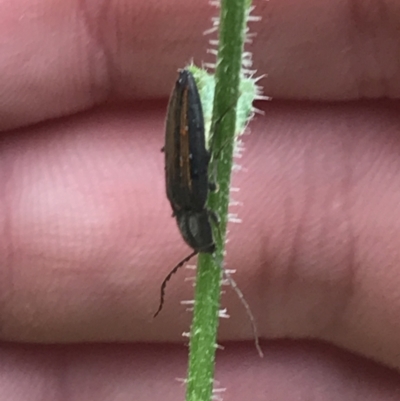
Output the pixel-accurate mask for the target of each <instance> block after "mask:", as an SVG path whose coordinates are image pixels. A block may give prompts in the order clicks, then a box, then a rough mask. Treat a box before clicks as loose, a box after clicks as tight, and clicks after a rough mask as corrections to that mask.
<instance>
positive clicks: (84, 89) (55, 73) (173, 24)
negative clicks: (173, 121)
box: [0, 0, 400, 130]
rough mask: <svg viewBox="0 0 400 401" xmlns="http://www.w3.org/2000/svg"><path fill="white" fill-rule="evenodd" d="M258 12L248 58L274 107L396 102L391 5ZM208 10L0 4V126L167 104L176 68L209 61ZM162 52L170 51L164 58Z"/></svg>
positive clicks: (178, 4)
mask: <svg viewBox="0 0 400 401" xmlns="http://www.w3.org/2000/svg"><path fill="white" fill-rule="evenodd" d="M296 4H297V7H293V2H291V1H286V2H285V1H278V0H271V1H269V2H264V3H261V4H259V5H257V8H256V10H255V11H254V14H255V15H259V16H261V17H262V20H261V22H257V23H252V24H251V30H252V32H254V33H256V34H257V37H256V39H255V40H254V45H253V46H251V47H249V50H251V51H252V52H253V53H254V58H255V65H254V67H255V68H256V69H257V70H258V72H259V74H268V77H267V78H266V79H264V80H263V81H262V84H263V85H264V86H265V93H266V94H268V95H271V96H273V97H275V98H289V99H292V98H296V99H322V100H332V99H335V100H337V99H341V100H342V99H358V98H364V97H372V98H376V97H394V98H397V97H398V96H399V92H400V90H399V85H400V84H399V82H400V79H399V71H400V70H399V68H398V63H397V60H398V56H397V53H398V49H399V48H400V46H399V40H400V39H399V36H398V29H397V27H398V21H399V19H400V15H399V10H398V7H396V3H395V2H386V3H384V4H381V3H379V7H380V8H379V9H378V10H377V8H376V6H374V5H373V4H372V5H371V4H370V3H362V4H358V5H357V7H354V6H349V3H348V2H340V1H331V2H324V3H323V4H322V3H321V2H319V1H312V2H300V3H296ZM216 14H217V11H216V10H215V9H214V8H212V7H211V6H210V5H209V4H208V3H206V2H185V1H174V2H169V3H168V7H167V8H163V7H159V4H158V3H152V2H139V1H136V2H129V3H125V2H122V1H120V2H113V3H112V5H109V3H102V2H93V3H88V2H85V3H81V2H68V3H65V2H62V1H58V2H56V3H55V2H54V1H50V0H43V1H40V2H35V3H32V2H29V1H28V2H26V1H24V0H18V1H13V2H11V1H9V2H3V3H2V5H1V12H0V34H1V37H2V38H3V41H2V43H1V44H0V55H1V58H0V85H1V88H2V91H1V94H0V104H1V105H2V107H1V111H2V119H1V122H0V129H2V130H5V129H10V128H15V127H20V126H23V125H27V124H31V123H35V122H38V121H43V120H47V119H50V118H54V117H59V116H63V115H69V114H72V113H75V112H78V111H82V110H86V109H88V108H91V107H93V105H96V104H100V103H104V102H106V101H110V100H116V99H118V100H121V99H137V98H153V97H164V96H167V94H168V93H169V91H170V87H171V82H172V81H173V79H174V77H175V74H176V70H177V68H181V67H182V66H184V65H186V64H187V63H188V62H189V61H190V60H191V59H192V58H194V60H195V61H196V62H197V64H201V63H202V62H214V61H215V59H214V58H213V57H212V56H211V55H209V54H207V48H208V47H209V45H208V42H207V41H208V39H209V38H213V36H209V37H208V36H203V32H204V31H205V30H207V29H209V28H210V27H211V17H212V16H215V15H216ZM166 49H167V51H166Z"/></svg>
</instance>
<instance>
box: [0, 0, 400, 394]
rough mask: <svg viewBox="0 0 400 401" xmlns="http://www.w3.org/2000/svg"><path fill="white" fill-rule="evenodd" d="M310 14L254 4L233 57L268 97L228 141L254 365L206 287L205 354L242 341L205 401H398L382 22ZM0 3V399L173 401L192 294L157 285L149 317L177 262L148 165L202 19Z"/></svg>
mask: <svg viewBox="0 0 400 401" xmlns="http://www.w3.org/2000/svg"><path fill="white" fill-rule="evenodd" d="M316 4H317V3H315V4H313V3H310V4H304V2H303V3H301V2H300V3H299V2H297V3H296V5H297V7H295V4H292V2H282V1H279V2H278V1H274V0H270V1H269V2H268V3H263V4H256V5H257V9H256V14H258V15H262V17H263V20H262V22H259V23H254V24H252V26H251V29H252V31H257V32H258V36H257V38H256V39H255V41H254V45H253V46H252V48H251V50H252V51H253V53H254V58H255V61H256V67H257V68H258V71H259V73H260V74H263V73H267V74H268V77H267V78H266V79H264V80H263V81H262V83H263V84H264V86H265V93H266V94H268V95H271V96H273V97H274V98H275V100H274V101H273V102H269V103H266V102H265V103H261V104H258V105H257V106H258V107H259V108H262V109H263V110H264V111H265V116H257V118H256V119H255V120H254V122H252V123H251V126H250V127H251V131H252V133H251V135H249V136H245V137H244V142H245V146H246V150H245V152H244V154H243V158H242V159H240V160H239V161H238V162H239V163H240V165H241V166H242V167H243V168H244V171H241V172H238V173H235V174H234V183H233V185H234V186H235V187H238V188H240V192H238V193H234V194H233V197H234V199H235V200H237V201H240V202H242V204H243V206H241V207H236V208H235V209H234V210H233V211H235V212H237V213H238V215H239V217H240V218H241V219H242V220H243V222H242V223H241V224H240V225H231V227H230V234H229V239H230V242H229V244H228V258H227V267H229V268H233V269H236V270H237V273H236V274H235V280H236V281H237V282H238V285H239V286H240V288H241V289H242V290H243V292H244V293H245V295H246V298H247V300H248V302H249V303H250V305H251V307H252V310H253V312H254V313H255V314H256V316H257V321H258V325H259V329H260V331H261V335H262V338H263V339H264V341H263V349H264V352H265V358H264V359H262V360H261V359H259V358H258V356H257V353H256V351H255V349H254V347H253V344H252V341H251V330H250V326H249V324H248V321H247V317H246V315H245V313H244V311H243V309H242V307H241V305H240V303H239V301H238V300H237V299H236V298H235V295H234V294H232V292H231V291H230V290H229V288H227V289H226V292H227V294H226V296H225V297H224V299H223V305H224V306H227V307H228V311H229V314H230V315H231V319H229V320H224V321H222V322H221V340H236V341H238V340H249V341H248V342H247V343H240V344H239V343H231V342H227V343H226V344H225V345H226V350H225V351H221V352H220V355H219V360H218V362H217V379H218V380H220V382H221V386H223V387H227V392H226V394H225V395H224V399H229V400H235V399H243V398H245V397H246V396H247V397H249V396H251V398H252V399H253V400H257V399H267V397H270V399H274V400H280V399H282V400H283V399H284V400H288V399H294V398H296V399H299V398H300V399H310V398H312V397H314V398H318V399H319V400H335V399H340V400H346V399H348V400H354V399H357V398H360V399H361V398H362V399H363V400H365V399H367V397H369V399H370V400H380V401H381V400H389V399H390V400H391V399H397V398H398V396H399V392H400V386H399V384H398V382H399V377H398V374H397V373H396V372H393V371H390V370H388V369H387V368H385V367H384V366H385V365H386V366H392V367H394V368H396V369H398V368H399V366H400V355H399V352H398V349H399V345H400V344H399V342H400V340H399V338H400V335H399V333H400V327H399V326H400V319H399V318H398V317H399V316H400V313H399V308H400V302H399V297H398V288H400V286H399V281H400V280H399V274H398V273H397V272H398V268H397V266H398V264H399V263H398V262H399V256H398V251H397V248H398V246H397V243H398V240H399V234H400V228H399V224H398V220H399V219H398V213H400V208H399V205H400V193H399V191H398V188H399V183H398V180H399V179H400V178H399V174H398V171H399V167H400V166H399V163H400V162H399V160H400V158H399V157H398V156H399V149H400V148H399V139H398V138H399V133H398V132H399V126H400V122H399V117H398V103H397V102H396V101H395V100H383V98H384V97H391V98H393V99H395V98H397V97H398V95H399V89H398V82H399V80H398V79H396V78H397V74H398V72H399V69H398V68H397V56H396V54H397V52H396V50H397V48H398V46H399V44H398V34H397V31H396V26H397V24H396V21H397V20H398V19H399V18H400V16H397V14H396V10H395V9H394V7H393V10H390V9H389V8H388V9H385V10H381V12H380V13H378V12H377V11H376V10H371V11H370V12H368V9H367V7H368V5H365V6H359V7H360V8H359V9H355V8H353V9H352V10H349V9H348V8H347V7H348V4H347V3H346V5H343V6H342V5H341V4H334V3H332V4H322V5H321V4H320V3H318V5H319V7H317V6H316ZM386 6H387V7H390V6H389V5H386ZM1 7H2V11H1V12H0V16H1V17H0V18H1V23H0V29H1V30H2V31H1V35H0V37H1V38H2V43H1V44H0V71H1V74H0V79H1V80H2V85H1V87H2V89H3V90H2V92H1V95H0V96H1V108H0V110H1V111H2V118H1V121H0V124H1V128H2V131H3V133H2V142H1V145H0V152H1V160H2V165H1V170H0V171H1V176H2V191H1V193H2V197H1V198H0V207H1V209H2V214H1V216H2V236H1V237H0V244H1V252H0V258H1V259H2V260H1V265H0V266H1V267H2V269H1V270H0V274H1V276H2V279H1V281H0V283H1V285H2V288H1V292H0V294H1V296H0V316H1V326H0V328H1V331H0V333H1V338H2V340H3V344H2V346H1V348H0V350H1V361H2V365H0V366H1V367H2V371H3V372H4V374H3V377H2V384H1V386H0V389H1V391H0V400H3V399H4V400H17V401H21V400H29V401H34V400H36V399H37V400H43V399H49V400H56V401H57V400H58V399H60V400H61V399H65V397H66V396H67V395H68V396H69V397H70V398H71V399H79V400H92V399H93V400H110V399H119V400H125V399H126V400H128V399H129V400H130V399H133V398H134V399H135V400H147V399H152V400H153V399H159V398H161V397H162V398H163V399H164V400H170V399H171V400H172V399H177V398H178V397H182V394H183V388H182V387H181V386H179V384H177V383H176V382H174V378H175V377H184V376H185V371H186V348H185V347H183V346H182V344H178V342H179V343H180V342H182V337H181V333H182V332H183V331H187V330H188V327H189V321H190V314H188V313H184V307H182V306H181V305H180V304H179V302H180V301H182V300H185V299H191V298H192V288H191V285H190V283H188V282H185V281H184V277H185V276H186V277H189V276H192V275H193V274H192V273H190V272H187V271H186V272H183V273H182V274H180V275H179V276H176V277H174V279H173V281H171V282H170V285H169V286H168V288H167V298H166V304H165V309H164V310H163V311H162V313H161V315H160V316H159V317H158V318H157V319H156V320H155V321H153V320H152V314H153V313H154V311H155V309H156V307H157V303H158V296H159V285H160V283H161V281H162V279H163V278H164V276H165V274H166V273H167V272H168V271H169V269H170V268H171V267H172V266H173V265H174V264H175V263H176V262H177V261H178V260H179V259H180V258H181V257H183V256H185V255H186V253H187V248H186V246H185V245H184V243H183V240H182V239H181V237H180V235H179V232H178V230H177V228H176V224H175V221H174V219H172V218H171V217H170V216H171V211H170V208H169V205H168V201H167V200H166V197H165V190H164V179H163V156H162V154H161V153H160V151H159V150H160V148H161V146H162V143H163V131H164V127H163V125H164V115H165V106H166V102H165V98H166V96H167V95H168V93H169V91H170V89H171V88H172V85H173V82H174V79H175V77H176V69H177V68H179V67H182V66H184V65H185V63H187V62H188V61H189V60H190V57H192V56H195V61H196V62H198V63H199V62H200V61H201V60H203V59H206V58H207V56H206V55H205V53H204V51H203V50H202V49H204V47H205V43H206V38H203V37H202V35H201V33H202V32H203V31H204V30H205V29H207V28H208V27H209V26H210V22H209V21H210V19H209V18H210V16H211V14H213V13H214V14H215V10H213V9H211V7H210V6H209V5H208V4H207V2H204V4H196V5H195V4H194V3H193V4H192V3H190V2H189V3H188V2H169V3H168V8H162V7H160V3H159V2H158V3H154V4H152V3H149V2H147V3H145V4H140V3H131V4H129V5H128V4H127V5H125V6H124V5H122V4H120V3H112V4H111V3H107V4H103V3H102V4H99V3H98V2H94V3H93V5H92V4H90V3H89V2H84V3H82V2H81V3H79V4H75V3H70V2H66V3H65V2H58V3H55V2H49V1H48V2H46V1H41V2H38V3H32V2H24V1H20V2H8V4H3V5H2V6H1ZM369 7H371V6H370V5H369ZM382 7H383V6H382ZM350 11H351V12H350ZM378 15H379V16H380V17H379V18H378ZM192 16H193V17H192ZM382 16H387V17H386V18H382ZM191 18H193V19H191ZM392 27H393V28H392ZM156 57H158V58H156ZM388 77H389V78H388ZM364 97H370V98H372V99H375V100H371V101H368V102H367V101H363V100H362V98H364ZM154 98H164V100H160V101H154V100H153V99H154ZM306 100H313V101H315V102H313V103H311V102H307V101H306ZM331 100H335V101H339V102H337V103H327V101H331ZM348 100H354V101H351V102H350V101H349V102H345V101H348ZM284 338H291V339H293V341H279V340H278V341H277V340H275V341H274V339H284ZM304 339H314V340H315V341H308V342H305V341H304ZM321 341H322V342H328V343H331V344H333V345H335V346H336V347H338V348H332V346H331V345H326V344H324V343H321ZM144 342H146V343H147V345H146V346H144V345H143V343H144ZM161 342H163V343H164V344H160V343H161ZM88 343H89V344H88ZM166 343H169V345H165V344H166ZM173 343H175V344H173ZM42 344H44V345H42ZM52 344H56V345H52ZM60 344H62V345H60ZM340 348H341V350H340ZM350 352H354V353H357V354H358V356H353V355H352V354H350ZM367 358H372V359H375V360H376V361H377V362H378V363H374V362H370V361H368V360H367ZM344 372H345V374H344ZM396 395H397V397H396Z"/></svg>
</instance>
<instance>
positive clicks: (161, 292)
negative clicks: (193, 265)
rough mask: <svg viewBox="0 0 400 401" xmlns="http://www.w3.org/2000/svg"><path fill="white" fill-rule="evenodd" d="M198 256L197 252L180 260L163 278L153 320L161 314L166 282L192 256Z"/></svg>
mask: <svg viewBox="0 0 400 401" xmlns="http://www.w3.org/2000/svg"><path fill="white" fill-rule="evenodd" d="M197 254H198V252H197V251H193V252H192V253H191V254H190V255H188V256H186V258H184V259H182V260H181V261H180V262H179V263H178V264H177V265H176V266H175V267H174V268H173V269H172V270H171V271H170V272H169V273H168V275H167V277H165V279H164V281H163V282H162V284H161V289H160V304H159V306H158V309H157V312H156V313H155V314H154V316H153V319H154V318H155V317H157V315H158V314H159V313H160V312H161V309H162V308H163V305H164V297H165V288H166V286H167V283H168V281H169V280H170V279H171V277H172V276H173V275H174V274H175V273H176V272H177V271H178V270H179V269H180V268H181V267H182V266H183V265H184V264H185V263H187V262H189V260H190V259H192V258H193V257H194V256H196V255H197Z"/></svg>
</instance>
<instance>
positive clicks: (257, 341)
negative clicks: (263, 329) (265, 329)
mask: <svg viewBox="0 0 400 401" xmlns="http://www.w3.org/2000/svg"><path fill="white" fill-rule="evenodd" d="M222 271H223V274H224V276H225V279H226V280H227V281H228V283H229V285H230V286H231V287H232V289H233V290H234V291H235V292H236V295H237V297H238V298H239V300H240V302H241V303H242V305H243V307H244V309H245V310H246V313H247V316H248V318H249V321H250V324H251V328H252V331H253V337H254V345H255V347H256V350H257V352H258V355H259V356H260V358H262V357H263V356H264V353H263V352H262V349H261V346H260V337H259V335H258V330H257V324H256V319H255V317H254V315H253V313H252V311H251V308H250V305H249V304H248V303H247V301H246V298H245V297H244V295H243V293H242V291H240V289H239V287H238V285H237V284H236V281H235V280H234V279H233V278H232V276H231V275H230V274H229V272H228V271H227V270H226V269H222Z"/></svg>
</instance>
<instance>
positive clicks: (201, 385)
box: [186, 0, 250, 401]
mask: <svg viewBox="0 0 400 401" xmlns="http://www.w3.org/2000/svg"><path fill="white" fill-rule="evenodd" d="M249 5H250V4H249V2H248V1H247V0H222V3H221V14H220V31H219V49H218V58H217V69H216V86H215V95H214V109H213V126H214V127H215V131H214V133H213V138H212V141H211V144H212V149H211V151H212V152H213V155H215V154H217V153H218V157H217V158H216V160H213V161H212V163H211V165H210V174H211V175H212V178H211V179H213V180H215V178H216V183H217V185H218V188H219V189H218V191H217V192H215V193H211V194H210V196H209V199H208V207H209V208H210V210H212V211H214V212H216V214H217V215H218V217H219V219H220V222H219V224H218V227H217V228H216V229H214V238H215V242H216V245H217V251H216V252H215V253H214V254H213V255H206V254H200V255H199V260H198V265H197V276H196V289H195V304H194V312H193V322H192V327H191V336H190V352H189V368H188V380H187V391H186V400H188V401H209V400H211V396H212V390H213V377H214V365H215V351H216V338H217V329H218V320H219V319H218V311H219V302H220V293H221V288H220V287H221V276H222V263H223V254H224V248H225V237H226V226H227V222H228V205H229V188H230V179H231V170H232V156H233V149H234V139H235V134H236V133H235V125H236V102H237V100H238V97H239V83H240V76H241V61H242V52H243V44H244V36H245V26H246V16H247V12H248V7H249ZM214 163H215V165H214ZM214 175H216V177H215V176H214Z"/></svg>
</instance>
